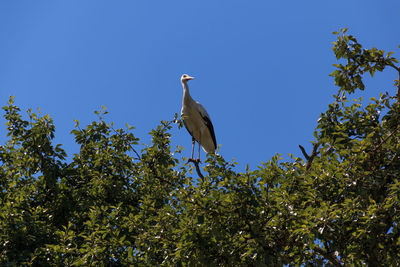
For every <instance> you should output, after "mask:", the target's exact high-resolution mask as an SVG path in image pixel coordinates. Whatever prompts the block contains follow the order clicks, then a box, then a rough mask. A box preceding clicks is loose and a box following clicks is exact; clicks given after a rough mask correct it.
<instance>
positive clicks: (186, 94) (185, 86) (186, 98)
mask: <svg viewBox="0 0 400 267" xmlns="http://www.w3.org/2000/svg"><path fill="white" fill-rule="evenodd" d="M182 86H183V102H185V101H189V100H190V99H192V97H191V96H190V93H189V86H188V84H187V82H183V83H182Z"/></svg>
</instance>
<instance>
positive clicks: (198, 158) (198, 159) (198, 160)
mask: <svg viewBox="0 0 400 267" xmlns="http://www.w3.org/2000/svg"><path fill="white" fill-rule="evenodd" d="M200 147H201V145H200V143H199V156H198V157H197V162H201V161H200Z"/></svg>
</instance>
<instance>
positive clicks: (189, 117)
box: [181, 74, 217, 163]
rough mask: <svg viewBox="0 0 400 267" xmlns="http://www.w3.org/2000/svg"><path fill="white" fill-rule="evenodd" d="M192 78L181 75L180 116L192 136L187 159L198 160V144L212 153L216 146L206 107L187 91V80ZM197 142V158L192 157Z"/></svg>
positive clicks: (197, 161)
mask: <svg viewBox="0 0 400 267" xmlns="http://www.w3.org/2000/svg"><path fill="white" fill-rule="evenodd" d="M192 79H194V77H190V76H189V75H187V74H183V75H182V77H181V82H182V87H183V98H182V110H181V118H182V120H183V124H184V125H185V127H186V129H187V130H188V132H189V133H190V135H191V136H192V157H191V158H190V159H189V161H192V162H195V163H199V162H200V146H202V147H203V150H204V151H205V152H207V153H214V151H215V149H216V148H217V141H216V139H215V133H214V127H213V125H212V123H211V118H210V115H208V113H207V111H206V109H205V108H204V107H203V106H202V105H201V104H200V103H199V102H196V101H194V100H193V98H192V97H191V96H190V93H189V86H188V81H190V80H192ZM196 141H197V143H199V154H198V157H197V159H194V158H193V153H194V146H195V142H196Z"/></svg>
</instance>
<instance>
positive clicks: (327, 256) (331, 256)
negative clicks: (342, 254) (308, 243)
mask: <svg viewBox="0 0 400 267" xmlns="http://www.w3.org/2000/svg"><path fill="white" fill-rule="evenodd" d="M314 250H315V252H317V253H319V254H321V255H322V256H323V257H324V258H325V259H326V260H328V261H330V262H331V263H332V264H333V265H334V266H338V267H339V266H342V264H341V263H340V261H339V260H338V258H337V257H336V256H335V255H334V254H333V253H328V252H326V251H324V250H323V249H321V248H318V247H316V248H314Z"/></svg>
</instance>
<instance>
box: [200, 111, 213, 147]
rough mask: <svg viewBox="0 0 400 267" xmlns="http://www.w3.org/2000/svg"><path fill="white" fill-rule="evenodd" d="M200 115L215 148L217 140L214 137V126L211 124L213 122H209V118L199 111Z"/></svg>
mask: <svg viewBox="0 0 400 267" xmlns="http://www.w3.org/2000/svg"><path fill="white" fill-rule="evenodd" d="M200 115H201V117H202V118H203V121H204V123H205V125H206V126H207V128H208V130H209V131H210V134H211V138H212V140H213V142H214V147H215V149H217V140H216V138H215V133H214V126H213V124H212V122H211V120H210V118H209V117H208V116H205V115H204V114H201V112H200ZM215 149H214V150H215Z"/></svg>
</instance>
